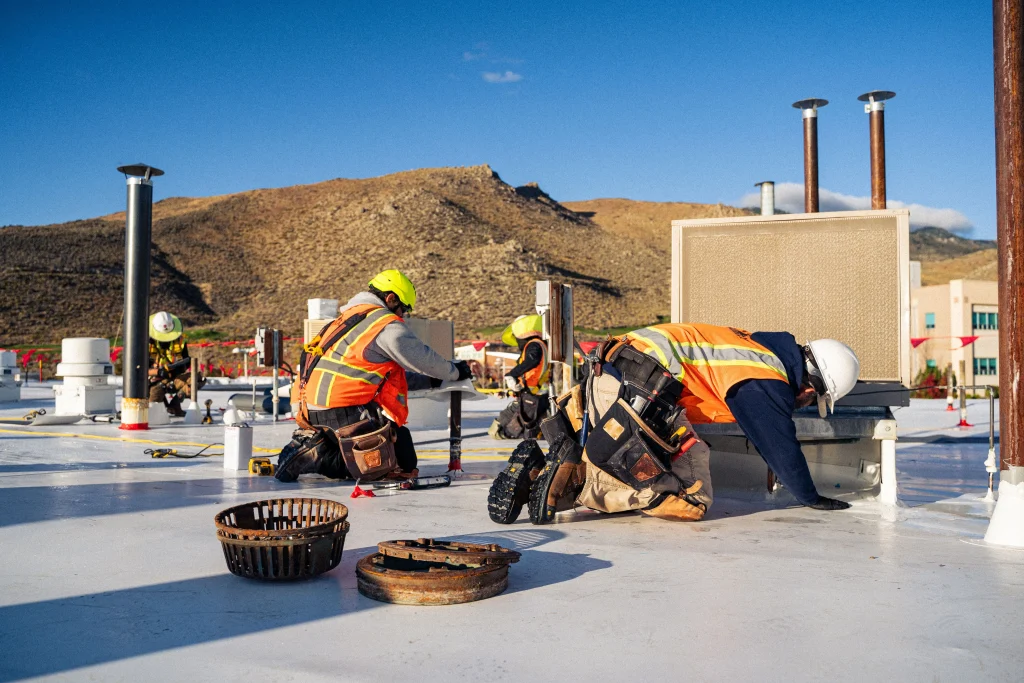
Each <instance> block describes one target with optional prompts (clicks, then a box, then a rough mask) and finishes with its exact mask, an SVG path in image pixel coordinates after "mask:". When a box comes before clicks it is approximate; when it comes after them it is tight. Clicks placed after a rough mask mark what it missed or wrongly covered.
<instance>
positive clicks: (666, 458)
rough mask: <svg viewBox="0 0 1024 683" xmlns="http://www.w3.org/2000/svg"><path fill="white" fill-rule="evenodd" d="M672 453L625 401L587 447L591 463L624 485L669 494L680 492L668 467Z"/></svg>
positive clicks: (614, 408)
mask: <svg viewBox="0 0 1024 683" xmlns="http://www.w3.org/2000/svg"><path fill="white" fill-rule="evenodd" d="M672 450H673V449H672V447H671V446H670V445H669V444H667V443H665V442H664V441H662V440H661V439H660V438H658V437H657V435H656V434H654V432H653V430H651V428H650V427H649V426H648V425H646V424H643V423H642V422H640V420H639V419H638V416H637V414H636V413H635V412H634V411H633V410H632V409H631V408H630V407H629V404H627V403H626V402H625V401H624V400H622V399H619V400H618V401H616V402H615V404H614V405H613V406H612V407H611V408H610V409H609V410H608V412H607V413H605V414H604V417H602V418H601V420H600V422H598V423H597V426H595V427H594V431H593V433H592V434H591V436H590V437H589V438H588V439H587V447H586V451H587V458H588V459H589V460H590V461H591V463H593V464H594V466H595V467H598V468H600V469H601V470H604V471H605V472H607V473H608V474H610V475H612V476H613V477H615V478H616V479H618V480H619V481H621V482H622V483H624V484H627V485H628V486H631V487H632V488H634V489H637V490H644V489H654V490H655V491H668V492H675V491H677V490H678V489H679V480H678V479H677V478H676V476H675V475H674V474H672V472H671V470H670V466H669V463H670V458H671V456H672Z"/></svg>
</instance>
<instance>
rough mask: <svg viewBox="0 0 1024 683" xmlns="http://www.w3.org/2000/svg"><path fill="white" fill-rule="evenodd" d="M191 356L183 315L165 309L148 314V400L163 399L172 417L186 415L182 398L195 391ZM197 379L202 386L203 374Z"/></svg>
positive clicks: (158, 401) (199, 386) (157, 400)
mask: <svg viewBox="0 0 1024 683" xmlns="http://www.w3.org/2000/svg"><path fill="white" fill-rule="evenodd" d="M188 358H189V355H188V344H186V343H185V335H184V327H183V326H182V324H181V319H180V318H178V316H176V315H172V314H170V313H168V312H166V311H160V312H159V313H154V314H153V315H151V316H149V402H150V403H163V404H164V405H165V406H166V407H167V412H168V413H169V414H170V415H171V416H172V417H184V416H185V411H184V410H182V409H181V402H182V401H183V400H184V399H185V397H186V396H190V395H191V394H192V381H193V380H192V376H191V370H192V369H191V367H190V365H191V363H187V362H185V361H186V360H187V359H188ZM195 381H196V382H198V385H197V388H202V386H203V383H204V380H203V378H202V377H198V378H196V380H195ZM168 399H170V400H168Z"/></svg>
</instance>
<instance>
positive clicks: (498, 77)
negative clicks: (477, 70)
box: [480, 71, 523, 83]
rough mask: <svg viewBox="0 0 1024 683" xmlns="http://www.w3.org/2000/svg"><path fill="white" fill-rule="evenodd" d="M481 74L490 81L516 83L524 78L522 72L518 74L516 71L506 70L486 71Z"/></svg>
mask: <svg viewBox="0 0 1024 683" xmlns="http://www.w3.org/2000/svg"><path fill="white" fill-rule="evenodd" d="M480 75H481V76H482V77H483V79H484V80H485V81H487V82H488V83H516V82H518V81H521V80H523V76H522V74H517V73H516V72H515V71H506V72H504V73H500V72H497V71H485V72H483V73H482V74H480Z"/></svg>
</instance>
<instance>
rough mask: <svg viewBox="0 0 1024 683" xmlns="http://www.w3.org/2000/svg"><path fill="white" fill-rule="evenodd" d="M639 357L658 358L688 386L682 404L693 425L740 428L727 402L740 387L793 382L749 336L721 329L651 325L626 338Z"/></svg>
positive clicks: (729, 329) (771, 354)
mask: <svg viewBox="0 0 1024 683" xmlns="http://www.w3.org/2000/svg"><path fill="white" fill-rule="evenodd" d="M621 339H625V340H628V341H629V343H630V345H631V346H633V347H634V348H636V349H637V350H638V351H643V352H644V353H646V354H648V355H650V356H653V357H654V358H656V359H657V360H658V362H659V363H661V364H662V365H663V366H664V367H665V368H666V369H668V371H669V372H671V373H672V374H673V375H674V376H675V377H676V379H678V380H679V381H680V382H682V384H683V396H682V399H681V400H680V403H681V404H682V405H683V406H685V407H686V417H687V419H689V420H690V422H692V423H707V422H735V421H736V418H735V417H733V414H732V412H731V411H730V410H729V406H728V405H726V403H725V397H726V395H727V394H728V393H729V389H731V388H732V387H733V385H735V384H736V383H737V382H742V381H744V380H748V379H771V380H779V381H781V382H787V383H788V382H789V376H788V375H787V373H786V366H785V365H783V363H782V361H781V360H780V359H779V357H778V356H776V355H775V354H774V353H772V352H771V351H769V350H768V349H767V348H766V347H764V346H763V345H761V344H758V343H757V342H755V341H754V340H753V339H751V338H750V333H749V332H746V331H744V330H738V329H736V328H734V327H719V326H717V325H701V324H694V325H684V324H680V323H668V324H663V325H652V326H650V327H645V328H643V329H640V330H635V331H633V332H630V333H628V334H625V335H623V336H622V337H621Z"/></svg>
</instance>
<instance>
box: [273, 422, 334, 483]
mask: <svg viewBox="0 0 1024 683" xmlns="http://www.w3.org/2000/svg"><path fill="white" fill-rule="evenodd" d="M300 474H322V475H324V476H325V477H331V478H333V479H346V478H348V471H347V470H346V469H345V467H344V464H343V463H342V460H341V452H340V451H339V450H338V442H337V440H336V439H335V438H334V433H333V432H331V431H330V430H329V429H323V428H320V429H297V430H295V431H294V432H293V433H292V440H291V441H289V442H288V445H287V446H285V447H284V448H282V449H281V452H280V453H279V454H278V456H277V472H276V473H275V474H274V477H276V478H277V480H278V481H283V482H293V481H295V480H297V479H298V478H299V475H300Z"/></svg>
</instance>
